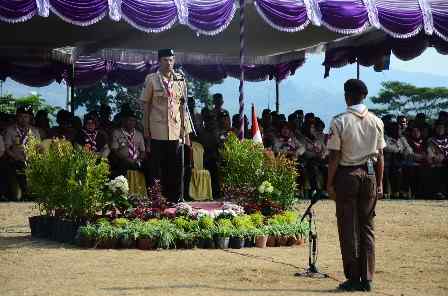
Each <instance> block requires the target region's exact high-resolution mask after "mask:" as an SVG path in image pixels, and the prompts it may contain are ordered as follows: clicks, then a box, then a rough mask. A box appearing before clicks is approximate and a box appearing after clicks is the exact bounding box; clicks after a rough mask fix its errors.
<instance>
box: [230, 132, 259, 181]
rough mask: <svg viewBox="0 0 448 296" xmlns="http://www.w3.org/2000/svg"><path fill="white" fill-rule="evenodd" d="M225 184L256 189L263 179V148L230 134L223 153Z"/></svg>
mask: <svg viewBox="0 0 448 296" xmlns="http://www.w3.org/2000/svg"><path fill="white" fill-rule="evenodd" d="M221 154H222V158H223V162H222V167H221V170H222V176H223V182H224V184H225V185H227V186H233V187H241V186H251V187H253V188H256V187H257V186H258V183H259V180H260V179H262V177H263V165H264V162H263V160H264V156H263V147H262V146H261V145H259V144H256V143H254V142H253V141H252V140H243V141H240V140H239V139H238V138H237V137H236V135H234V134H230V135H229V137H228V139H227V141H226V143H225V144H224V149H223V150H222V151H221Z"/></svg>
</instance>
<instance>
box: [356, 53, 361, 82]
mask: <svg viewBox="0 0 448 296" xmlns="http://www.w3.org/2000/svg"><path fill="white" fill-rule="evenodd" d="M360 74H361V73H360V69H359V61H358V58H356V79H358V80H359V77H360V76H361V75H360Z"/></svg>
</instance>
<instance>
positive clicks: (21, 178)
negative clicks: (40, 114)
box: [4, 106, 40, 199]
mask: <svg viewBox="0 0 448 296" xmlns="http://www.w3.org/2000/svg"><path fill="white" fill-rule="evenodd" d="M32 120H33V110H32V107H31V106H21V107H19V108H17V111H16V123H15V124H13V125H11V126H9V127H8V128H7V129H6V130H5V139H4V140H5V148H6V155H7V158H8V166H9V173H8V177H9V182H8V183H9V185H10V186H9V187H10V188H11V189H12V190H11V191H13V192H11V193H10V194H11V196H12V197H13V198H15V199H20V198H21V197H22V193H24V192H26V177H25V173H24V169H25V160H26V157H25V145H26V144H27V143H28V141H29V140H30V138H31V137H35V138H37V139H39V140H40V135H39V131H38V130H37V129H36V128H35V127H32V126H31V122H32Z"/></svg>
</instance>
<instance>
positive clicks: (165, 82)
mask: <svg viewBox="0 0 448 296" xmlns="http://www.w3.org/2000/svg"><path fill="white" fill-rule="evenodd" d="M158 74H159V79H160V82H161V84H162V86H163V88H164V89H165V91H166V93H167V94H168V97H169V98H172V97H173V96H174V92H173V85H174V79H173V76H171V78H169V79H166V78H165V77H164V76H163V75H162V73H160V72H158Z"/></svg>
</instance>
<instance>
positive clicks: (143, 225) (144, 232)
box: [133, 221, 159, 239]
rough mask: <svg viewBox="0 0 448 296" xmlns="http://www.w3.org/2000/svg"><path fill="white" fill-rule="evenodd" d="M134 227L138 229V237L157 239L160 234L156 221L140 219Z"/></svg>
mask: <svg viewBox="0 0 448 296" xmlns="http://www.w3.org/2000/svg"><path fill="white" fill-rule="evenodd" d="M133 229H137V232H138V238H144V239H155V238H158V236H159V233H158V230H157V226H156V224H155V223H151V222H141V221H140V222H139V223H138V224H136V225H134V226H133Z"/></svg>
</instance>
